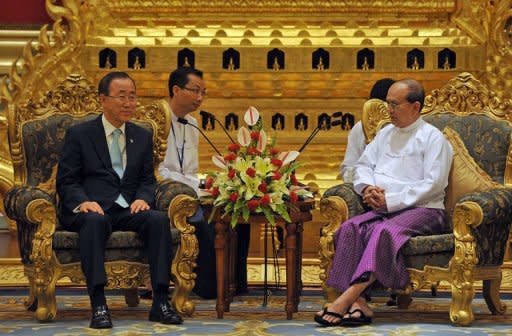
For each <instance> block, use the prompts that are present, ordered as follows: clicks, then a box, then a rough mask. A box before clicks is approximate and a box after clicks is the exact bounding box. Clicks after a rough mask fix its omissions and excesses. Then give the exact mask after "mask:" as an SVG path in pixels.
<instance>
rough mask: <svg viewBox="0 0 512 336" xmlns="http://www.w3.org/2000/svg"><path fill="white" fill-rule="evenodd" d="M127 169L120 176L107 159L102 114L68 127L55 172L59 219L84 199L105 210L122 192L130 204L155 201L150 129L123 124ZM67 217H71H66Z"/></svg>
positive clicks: (108, 157)
mask: <svg viewBox="0 0 512 336" xmlns="http://www.w3.org/2000/svg"><path fill="white" fill-rule="evenodd" d="M125 133H126V134H125V136H126V160H127V162H126V168H125V170H124V175H123V178H122V179H120V178H119V176H118V175H117V174H116V172H115V171H114V169H112V163H111V160H110V154H109V151H108V145H107V139H106V136H105V129H104V128H103V123H102V122H101V115H100V116H99V117H98V118H96V119H94V120H91V121H87V122H84V123H81V124H78V125H75V126H72V127H70V128H69V129H68V131H67V133H66V138H65V141H64V146H63V149H62V154H61V156H60V160H59V167H58V173H57V192H58V193H59V196H60V204H61V219H62V220H63V221H64V223H63V224H64V225H66V224H67V223H66V222H67V220H66V217H68V216H71V215H73V209H75V208H76V207H77V206H78V205H80V204H81V203H82V202H85V201H95V202H98V203H99V205H100V206H101V207H102V209H103V210H104V211H108V210H109V209H110V207H112V205H114V203H115V201H116V199H117V196H118V195H119V193H121V194H122V195H123V197H124V199H125V200H126V201H127V202H128V204H131V203H132V202H133V201H134V200H136V199H142V200H145V201H146V202H147V203H148V204H149V205H150V206H151V205H152V204H153V203H154V197H155V196H154V195H155V188H156V178H155V172H154V168H153V139H152V136H151V134H150V132H148V131H146V130H145V129H143V128H142V127H140V126H137V125H135V124H133V123H130V122H128V123H126V128H125ZM68 219H71V218H69V217H68Z"/></svg>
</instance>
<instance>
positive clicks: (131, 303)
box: [123, 288, 140, 307]
mask: <svg viewBox="0 0 512 336" xmlns="http://www.w3.org/2000/svg"><path fill="white" fill-rule="evenodd" d="M123 292H124V301H125V302H126V304H127V305H128V307H137V306H138V305H139V303H140V299H139V291H138V290H137V288H129V289H125V290H123Z"/></svg>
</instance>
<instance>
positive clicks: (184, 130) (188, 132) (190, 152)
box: [158, 107, 199, 193]
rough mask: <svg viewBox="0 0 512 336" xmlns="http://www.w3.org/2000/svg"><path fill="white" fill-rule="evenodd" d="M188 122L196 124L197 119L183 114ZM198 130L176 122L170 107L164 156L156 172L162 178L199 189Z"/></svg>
mask: <svg viewBox="0 0 512 336" xmlns="http://www.w3.org/2000/svg"><path fill="white" fill-rule="evenodd" d="M182 118H183V119H186V120H187V121H188V122H189V124H193V125H196V126H197V120H196V119H195V118H194V117H192V116H191V115H188V114H186V115H184V116H183V117H182ZM198 148H199V131H198V130H197V129H195V128H194V127H191V126H188V125H184V124H181V123H179V122H178V116H177V115H176V113H175V112H174V110H173V109H172V107H171V131H170V132H169V137H168V138H167V151H166V152H165V158H164V161H163V162H162V163H160V165H159V166H158V174H159V175H160V176H161V177H163V178H164V179H172V180H174V181H179V182H182V183H185V184H186V185H188V186H190V187H191V188H193V189H194V191H195V192H196V193H198V191H199V178H198V177H197V172H198V169H199V158H198Z"/></svg>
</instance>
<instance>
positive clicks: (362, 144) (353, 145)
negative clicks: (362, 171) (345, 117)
mask: <svg viewBox="0 0 512 336" xmlns="http://www.w3.org/2000/svg"><path fill="white" fill-rule="evenodd" d="M365 148H366V140H365V137H364V132H363V124H362V123H361V121H358V122H357V123H356V124H355V125H354V127H352V129H351V130H350V132H349V133H348V139H347V149H346V150H345V158H344V159H343V162H342V163H341V165H340V171H341V175H342V176H343V179H344V180H345V179H347V177H346V176H347V174H348V171H350V170H351V169H352V168H354V166H355V165H356V163H357V160H359V158H360V157H361V155H362V154H363V152H364V149H365ZM348 179H350V177H349V178H348ZM345 182H351V181H345Z"/></svg>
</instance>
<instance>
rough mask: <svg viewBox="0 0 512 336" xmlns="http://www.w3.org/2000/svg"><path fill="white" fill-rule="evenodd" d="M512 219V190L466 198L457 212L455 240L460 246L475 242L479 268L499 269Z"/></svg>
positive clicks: (459, 203)
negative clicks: (463, 243) (492, 267)
mask: <svg viewBox="0 0 512 336" xmlns="http://www.w3.org/2000/svg"><path fill="white" fill-rule="evenodd" d="M459 205H460V206H461V207H460V208H459V209H458V206H459ZM511 218H512V189H507V188H500V189H492V190H489V191H482V192H476V193H471V194H468V195H465V196H464V197H462V198H461V199H460V200H459V201H458V202H457V206H456V207H455V211H454V216H453V222H454V234H455V239H456V240H459V241H460V242H461V243H462V242H465V243H469V242H470V241H473V242H474V243H473V245H474V246H475V250H476V251H475V257H476V258H477V260H476V261H475V263H476V264H477V265H479V266H499V265H501V264H503V259H504V255H505V250H506V244H507V240H508V237H509V230H510V222H511Z"/></svg>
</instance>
